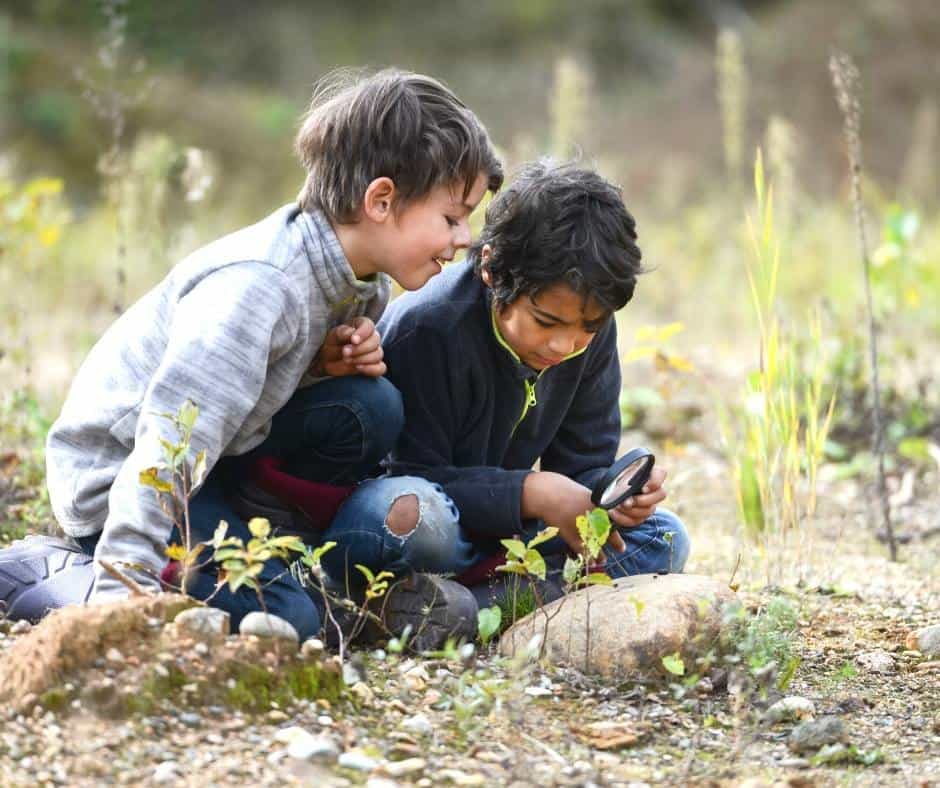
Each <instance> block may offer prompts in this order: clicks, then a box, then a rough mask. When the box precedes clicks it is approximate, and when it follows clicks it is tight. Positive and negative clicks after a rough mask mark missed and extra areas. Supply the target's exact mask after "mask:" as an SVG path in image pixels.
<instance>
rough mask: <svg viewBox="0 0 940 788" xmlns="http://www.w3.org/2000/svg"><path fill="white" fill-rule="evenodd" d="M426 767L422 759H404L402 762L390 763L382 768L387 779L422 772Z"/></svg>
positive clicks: (426, 764) (426, 763)
mask: <svg viewBox="0 0 940 788" xmlns="http://www.w3.org/2000/svg"><path fill="white" fill-rule="evenodd" d="M427 766H428V762H427V761H426V760H424V758H405V760H403V761H391V762H389V763H386V764H385V766H384V767H383V769H384V771H385V773H386V774H387V775H388V776H389V777H405V776H407V775H409V774H417V773H418V772H423V771H424V770H425V769H426V768H427Z"/></svg>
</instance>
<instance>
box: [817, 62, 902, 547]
mask: <svg viewBox="0 0 940 788" xmlns="http://www.w3.org/2000/svg"><path fill="white" fill-rule="evenodd" d="M829 71H830V72H831V74H832V84H833V85H834V86H835V91H836V101H837V102H838V104H839V109H840V110H841V111H842V118H843V132H844V134H845V141H846V148H847V151H848V157H849V173H850V176H851V185H852V207H853V210H854V213H855V228H856V231H857V233H858V242H859V251H860V253H861V256H862V273H863V275H864V279H865V305H866V308H867V310H868V337H869V349H870V363H871V385H872V397H873V400H874V403H873V404H874V414H873V415H874V421H875V436H874V452H875V456H876V457H877V458H878V498H879V500H880V501H881V513H882V518H883V521H884V528H885V534H886V536H887V538H888V547H889V549H890V552H891V560H892V561H896V560H897V557H898V546H897V541H896V540H895V538H894V528H893V526H892V524H891V505H890V503H889V501H888V486H887V483H886V481H885V447H884V417H883V414H882V412H881V386H880V383H879V380H878V325H877V323H876V322H875V310H874V304H873V301H872V292H871V257H870V255H869V252H868V248H869V247H868V234H867V231H866V228H865V214H864V208H863V206H862V139H861V121H862V106H861V102H860V101H859V73H858V69H857V68H856V67H855V63H853V62H852V58H851V57H849V56H848V55H847V54H845V53H844V52H834V53H833V54H832V56H831V57H830V58H829Z"/></svg>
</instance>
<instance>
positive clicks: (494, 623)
mask: <svg viewBox="0 0 940 788" xmlns="http://www.w3.org/2000/svg"><path fill="white" fill-rule="evenodd" d="M502 620H503V611H502V610H501V609H500V608H499V606H498V605H493V606H492V607H484V608H480V610H479V611H478V612H477V632H478V633H479V636H480V642H481V643H482V644H483V645H484V646H485V645H487V644H488V643H489V642H490V640H491V639H492V637H493V635H495V634H496V633H497V632H499V625H500V623H502Z"/></svg>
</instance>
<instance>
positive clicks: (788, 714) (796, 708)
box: [764, 695, 816, 725]
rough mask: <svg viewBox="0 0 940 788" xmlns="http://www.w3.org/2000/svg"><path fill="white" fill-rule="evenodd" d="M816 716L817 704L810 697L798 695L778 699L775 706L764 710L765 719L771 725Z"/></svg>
mask: <svg viewBox="0 0 940 788" xmlns="http://www.w3.org/2000/svg"><path fill="white" fill-rule="evenodd" d="M815 716H816V706H815V705H813V702H812V701H811V700H809V699H808V698H801V697H799V696H798V695H790V696H789V697H786V698H783V699H782V700H778V701H777V702H776V703H775V704H774V705H773V706H771V707H770V708H769V709H767V711H766V712H764V719H765V720H766V721H767V722H769V723H770V724H771V725H773V724H774V723H777V722H789V721H791V720H811V719H813V717H815Z"/></svg>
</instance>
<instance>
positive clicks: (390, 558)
mask: <svg viewBox="0 0 940 788" xmlns="http://www.w3.org/2000/svg"><path fill="white" fill-rule="evenodd" d="M407 495H415V496H417V499H418V506H419V518H418V524H417V526H416V527H415V528H414V530H413V531H411V532H410V533H407V534H405V535H402V536H399V535H396V534H395V533H393V532H392V531H391V530H390V529H389V528H388V526H387V525H386V523H385V517H386V514H387V513H388V511H389V508H390V506H391V505H392V503H394V501H395V500H397V499H398V498H400V497H402V496H407ZM542 527H544V525H543V524H535V525H533V526H532V527H531V529H530V531H529V532H528V533H525V534H523V539H526V540H527V539H530V538H531V537H532V536H534V535H535V533H537V532H538V531H539V530H541V528H542ZM619 530H620V534H621V536H622V537H623V540H624V542H625V543H626V545H627V549H626V551H625V552H623V553H617V552H616V551H614V550H611V549H610V548H609V547H605V548H604V554H605V559H606V560H605V570H606V571H607V573H608V574H609V575H610V576H611V577H615V578H616V577H625V576H627V575H637V574H647V573H667V572H681V571H682V570H683V568H684V567H685V563H686V560H687V559H688V556H689V536H688V533H687V532H686V529H685V526H684V525H683V524H682V521H681V520H680V519H679V518H678V517H677V516H676V515H675V514H673V513H672V512H670V511H667V510H666V509H658V510H657V511H656V513H655V514H654V515H653V516H652V517H650V518H649V519H648V520H646V521H645V522H643V523H641V524H640V525H638V526H636V527H634V528H620V529H619ZM324 538H325V539H328V540H332V541H334V542H336V547H334V548H333V549H332V550H330V551H329V552H327V553H326V554H325V555H324V556H323V559H322V560H323V568H324V569H325V570H326V572H327V574H329V575H330V577H331V578H332V579H333V580H334V582H339V583H345V584H346V585H347V586H357V585H360V584H361V583H362V576H361V574H360V573H359V572H358V571H357V570H356V569H355V565H356V564H363V565H364V566H366V567H368V568H369V569H370V570H371V571H372V572H379V571H382V570H388V571H390V572H394V573H395V574H401V573H402V572H403V571H406V570H408V569H412V570H415V571H418V572H434V573H437V574H453V575H459V574H461V573H462V572H464V571H465V570H467V569H469V568H470V567H471V566H473V565H474V564H475V563H477V562H478V561H480V560H481V559H483V558H485V557H486V554H485V553H484V552H482V551H481V550H480V549H479V548H478V547H477V546H476V545H475V544H474V543H473V542H472V541H471V540H470V538H469V536H468V535H467V533H466V532H465V531H464V530H463V528H461V526H460V515H459V513H458V511H457V508H456V506H455V505H454V503H453V502H452V501H451V500H450V498H448V497H447V495H446V494H445V493H444V492H443V490H442V489H441V487H440V486H439V485H437V484H433V483H432V482H429V481H427V480H425V479H421V478H417V477H413V476H395V477H388V476H386V477H383V478H379V479H370V480H369V481H366V482H364V483H363V484H361V485H359V487H358V488H357V489H356V491H355V492H354V493H353V494H352V495H351V496H350V497H349V498H347V499H346V501H345V502H344V503H343V506H342V507H341V508H340V510H339V512H338V513H337V515H336V517H335V518H334V520H333V522H332V524H331V525H330V527H329V529H328V530H327V532H326V534H325V535H324ZM538 549H539V551H540V552H541V553H542V554H543V555H544V556H545V557H546V561H547V563H548V564H549V566H550V567H551V568H554V569H556V571H557V572H560V571H561V565H562V564H563V563H564V558H565V556H566V555H567V545H566V544H565V543H564V541H562V540H561V539H560V538H559V537H555V538H554V539H552V540H550V541H548V542H545V543H543V544H542V545H540V546H539V548H538ZM556 565H557V566H556Z"/></svg>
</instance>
